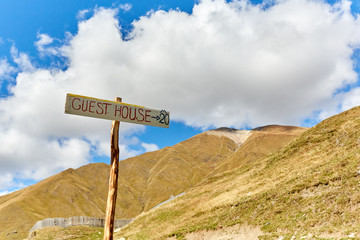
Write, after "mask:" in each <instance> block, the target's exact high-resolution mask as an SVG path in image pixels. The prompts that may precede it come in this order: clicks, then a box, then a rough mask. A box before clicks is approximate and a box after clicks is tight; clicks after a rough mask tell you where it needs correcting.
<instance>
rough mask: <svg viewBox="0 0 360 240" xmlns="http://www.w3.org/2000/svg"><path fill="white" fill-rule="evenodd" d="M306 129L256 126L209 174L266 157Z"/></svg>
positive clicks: (212, 174)
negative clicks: (244, 140)
mask: <svg viewBox="0 0 360 240" xmlns="http://www.w3.org/2000/svg"><path fill="white" fill-rule="evenodd" d="M306 130H308V128H304V127H294V126H280V125H269V126H265V127H259V128H255V129H253V130H252V131H251V132H252V134H251V136H250V137H249V138H248V139H247V140H246V142H245V143H244V144H242V145H241V146H240V147H239V149H238V150H237V151H236V152H235V153H234V154H233V155H232V156H231V157H229V158H228V159H227V160H226V161H224V163H222V164H221V165H220V166H219V167H217V168H216V169H215V170H214V171H213V172H212V173H211V174H210V175H209V176H214V175H216V174H218V173H222V172H225V171H229V170H232V169H235V168H238V167H241V166H245V165H247V164H249V163H250V162H253V161H255V160H258V159H261V158H264V157H266V156H268V155H269V154H271V153H274V152H276V151H277V150H279V149H281V148H282V147H284V146H285V145H286V144H288V143H289V142H290V141H292V140H293V139H295V138H297V137H298V136H299V135H300V134H301V133H303V132H304V131H306Z"/></svg>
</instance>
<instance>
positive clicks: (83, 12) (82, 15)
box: [76, 9, 90, 20]
mask: <svg viewBox="0 0 360 240" xmlns="http://www.w3.org/2000/svg"><path fill="white" fill-rule="evenodd" d="M89 12H90V10H89V9H83V10H80V11H79V12H78V14H77V16H76V18H77V19H78V20H84V19H85V17H86V15H87V14H88V13H89Z"/></svg>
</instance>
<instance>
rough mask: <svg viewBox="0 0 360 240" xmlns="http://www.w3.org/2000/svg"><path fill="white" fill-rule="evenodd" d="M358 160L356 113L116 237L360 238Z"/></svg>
mask: <svg viewBox="0 0 360 240" xmlns="http://www.w3.org/2000/svg"><path fill="white" fill-rule="evenodd" d="M276 128H278V127H270V129H269V128H268V130H270V132H271V130H274V131H275V132H277V131H278V130H276ZM264 129H265V130H266V128H260V129H255V131H253V133H252V135H251V136H250V137H249V138H248V140H247V141H246V142H245V143H244V144H243V145H242V146H241V147H240V148H239V150H238V151H237V153H238V154H239V156H246V153H241V152H240V150H241V149H242V148H246V147H247V146H249V147H250V146H254V145H255V146H256V141H255V140H254V142H253V143H252V144H250V140H251V137H255V135H254V133H262V132H263V131H264ZM256 130H258V131H256ZM294 130H295V132H296V131H298V129H294ZM269 137H270V136H269ZM271 142H272V141H271V139H269V141H268V143H271ZM260 148H261V147H260ZM244 150H245V149H244ZM255 152H256V151H255ZM237 153H235V154H234V155H232V156H231V157H230V158H233V157H234V159H235V158H237V156H236V155H237ZM250 155H254V154H253V153H252V154H250ZM359 160H360V107H356V108H353V109H351V110H349V111H346V112H343V113H341V114H339V115H336V116H333V117H331V118H329V119H326V120H324V121H323V122H321V123H319V124H318V125H316V126H315V127H313V128H311V129H309V130H308V131H306V132H304V133H302V134H301V135H300V136H299V137H297V138H296V139H295V140H293V141H291V142H290V143H289V144H287V145H286V146H285V147H284V148H282V149H281V150H279V151H277V152H275V153H273V154H270V155H269V156H267V157H263V158H258V159H251V160H250V158H249V160H242V159H240V158H238V159H237V160H236V161H237V162H238V163H239V164H238V167H234V166H231V167H225V169H231V170H229V171H226V172H221V171H219V172H218V173H217V174H214V175H212V176H210V177H208V178H206V179H204V180H203V181H202V182H201V183H199V184H198V185H196V186H194V187H193V188H191V189H190V190H189V191H187V192H186V194H184V195H182V196H180V197H178V198H176V199H174V200H172V201H170V202H168V203H166V204H163V205H162V206H160V207H158V208H156V209H152V210H150V211H148V212H145V213H142V214H141V215H140V216H138V217H137V218H136V219H135V220H134V221H133V222H132V223H131V224H130V225H128V226H126V227H125V228H123V229H121V231H120V232H119V233H117V235H116V237H117V238H119V237H126V239H165V238H169V239H175V238H179V239H185V238H188V237H189V239H190V237H193V238H192V239H200V237H202V238H203V239H206V237H204V236H206V234H207V236H219V234H220V235H221V234H222V236H221V237H223V238H221V239H228V238H230V237H229V236H231V237H234V236H243V238H240V239H257V237H259V236H261V239H360V191H359V188H360V185H359V183H360V161H359ZM229 162H232V161H230V160H229ZM224 164H226V163H224ZM229 164H231V163H229ZM221 167H222V166H220V168H221ZM255 233H256V234H255ZM251 234H253V235H252V237H250V235H251ZM254 234H255V235H254ZM194 236H195V237H194ZM196 236H197V237H196ZM225 236H227V238H226V237H225ZM244 236H245V237H244ZM219 238H220V237H219Z"/></svg>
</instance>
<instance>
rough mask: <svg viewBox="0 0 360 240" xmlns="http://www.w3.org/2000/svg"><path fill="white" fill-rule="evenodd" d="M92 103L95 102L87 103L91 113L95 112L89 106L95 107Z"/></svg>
mask: <svg viewBox="0 0 360 240" xmlns="http://www.w3.org/2000/svg"><path fill="white" fill-rule="evenodd" d="M94 104H95V101H90V103H89V112H91V113H95V112H94V111H93V110H91V108H94V107H95V106H94Z"/></svg>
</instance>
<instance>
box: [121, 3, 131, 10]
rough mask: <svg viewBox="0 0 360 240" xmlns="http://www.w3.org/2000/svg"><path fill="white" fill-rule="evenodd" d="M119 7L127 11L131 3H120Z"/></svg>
mask: <svg viewBox="0 0 360 240" xmlns="http://www.w3.org/2000/svg"><path fill="white" fill-rule="evenodd" d="M119 8H120V9H122V10H123V11H124V12H128V11H130V10H131V8H132V5H131V4H130V3H125V4H120V5H119Z"/></svg>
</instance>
